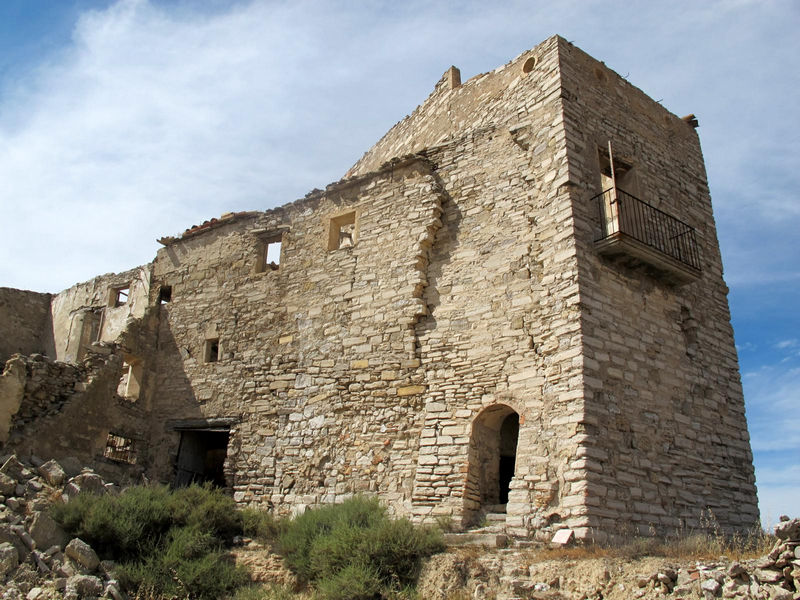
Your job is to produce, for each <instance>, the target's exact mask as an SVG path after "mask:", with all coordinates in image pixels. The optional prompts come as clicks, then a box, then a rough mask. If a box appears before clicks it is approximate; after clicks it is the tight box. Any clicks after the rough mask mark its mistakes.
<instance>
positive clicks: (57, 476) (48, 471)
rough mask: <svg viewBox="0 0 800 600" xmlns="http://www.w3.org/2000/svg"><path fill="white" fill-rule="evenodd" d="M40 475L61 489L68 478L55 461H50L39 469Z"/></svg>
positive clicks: (49, 483)
mask: <svg viewBox="0 0 800 600" xmlns="http://www.w3.org/2000/svg"><path fill="white" fill-rule="evenodd" d="M39 475H41V476H42V478H43V479H44V480H45V481H46V482H47V483H48V485H51V486H53V487H61V486H62V485H63V484H64V481H65V480H66V478H67V474H66V472H65V471H64V469H63V468H62V467H61V465H60V464H58V463H57V462H56V461H55V460H48V461H47V462H46V463H44V464H43V465H42V466H40V467H39Z"/></svg>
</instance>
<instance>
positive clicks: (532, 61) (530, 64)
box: [522, 56, 539, 73]
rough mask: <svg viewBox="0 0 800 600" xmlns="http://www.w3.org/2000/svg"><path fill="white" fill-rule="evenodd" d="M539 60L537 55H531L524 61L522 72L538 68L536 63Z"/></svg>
mask: <svg viewBox="0 0 800 600" xmlns="http://www.w3.org/2000/svg"><path fill="white" fill-rule="evenodd" d="M538 62H539V60H538V59H537V58H536V57H535V56H531V57H529V58H528V59H527V60H526V61H525V62H524V63H522V72H523V73H530V72H531V71H533V70H534V69H535V68H536V64H537V63H538Z"/></svg>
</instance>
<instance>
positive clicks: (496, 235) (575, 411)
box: [0, 36, 758, 540]
mask: <svg viewBox="0 0 800 600" xmlns="http://www.w3.org/2000/svg"><path fill="white" fill-rule="evenodd" d="M696 125H697V123H696V121H695V120H694V119H693V118H685V119H680V118H678V117H676V116H674V115H672V114H671V113H669V112H668V111H667V110H665V109H664V108H663V107H662V106H661V105H660V104H658V103H656V102H654V101H653V100H651V99H650V98H648V97H647V96H645V95H644V94H643V93H642V92H641V91H640V90H638V89H637V88H635V87H633V86H632V85H631V84H630V83H628V82H627V81H626V80H624V79H622V78H621V77H619V76H618V75H617V74H616V73H614V72H613V71H611V70H609V69H608V68H607V67H605V66H604V65H603V64H602V63H599V62H598V61H596V60H594V59H592V58H591V57H589V56H588V55H586V54H585V53H583V52H582V51H581V50H579V49H578V48H575V47H574V46H572V45H571V44H570V43H568V42H567V41H565V40H564V39H562V38H560V37H557V36H556V37H552V38H550V39H548V40H546V41H544V42H543V43H541V44H540V45H539V46H537V47H536V48H534V49H533V50H531V51H529V52H525V53H523V54H522V55H520V56H519V57H517V58H515V59H514V60H512V61H511V62H509V63H507V64H506V65H504V66H502V67H499V68H498V69H496V70H494V71H492V72H490V73H485V74H482V75H478V76H475V77H473V78H472V79H470V80H468V81H466V82H465V83H463V84H462V83H461V80H460V75H459V73H458V70H457V69H455V68H454V67H451V68H450V69H449V70H448V71H447V72H446V73H445V74H444V76H443V77H442V79H441V80H440V81H439V83H438V84H437V85H436V88H435V90H434V92H433V93H432V94H431V95H430V97H428V98H427V99H426V100H425V102H423V104H421V105H420V106H419V107H418V108H417V109H416V110H415V111H414V112H413V113H412V114H411V115H410V116H408V117H406V118H405V119H404V120H402V121H401V122H399V123H398V124H397V125H395V126H394V127H393V128H392V129H391V130H390V131H389V132H388V133H387V134H386V135H385V136H384V137H383V138H382V139H381V140H380V141H379V142H378V143H377V144H376V145H375V146H374V147H373V148H371V149H370V150H369V151H368V152H367V153H366V154H365V155H364V156H363V157H362V158H361V160H359V161H358V162H357V163H356V165H354V166H353V167H352V169H351V170H350V171H349V172H348V173H347V176H346V178H345V179H343V180H341V181H339V182H337V183H334V184H331V185H329V186H328V187H327V188H326V189H325V190H324V191H319V190H315V191H314V192H312V193H310V194H309V195H308V196H306V197H305V198H304V199H301V200H298V201H296V202H294V203H292V204H287V205H285V206H282V207H280V208H276V209H272V210H268V211H265V212H248V213H231V214H227V215H224V216H223V217H222V218H220V219H214V220H212V221H209V222H206V223H204V224H203V225H200V226H196V227H192V228H190V229H188V230H186V232H184V233H183V234H182V235H181V236H178V237H169V238H162V240H160V241H161V243H162V244H163V246H164V247H163V248H162V249H161V250H159V252H158V255H157V256H156V258H155V260H154V262H153V263H151V264H149V265H146V266H144V267H140V268H139V269H138V270H135V271H132V272H129V273H128V274H123V275H124V276H112V277H111V278H110V279H109V278H108V277H105V278H98V279H97V280H94V281H93V282H90V283H88V284H81V286H83V287H81V286H76V288H72V289H71V290H67V291H66V292H63V293H62V294H60V295H58V296H56V297H55V298H53V299H52V303H53V306H58V307H59V310H58V311H55V310H54V311H53V313H52V314H53V318H52V323H51V324H50V327H51V328H52V330H53V331H55V332H56V333H55V338H56V339H55V342H54V347H55V348H61V347H71V348H72V352H73V353H75V352H78V353H80V352H81V351H82V350H81V349H82V348H84V347H86V348H88V350H87V351H92V348H89V347H88V346H86V339H84V338H85V337H86V336H85V335H84V337H83V338H76V339H75V340H73V341H72V344H71V346H70V344H69V343H66V342H63V343H62V342H59V341H58V338H59V337H64V336H68V335H72V336H76V335H78V334H77V333H69V334H67V333H65V332H67V331H69V332H73V331H75V332H78V331H80V332H83V333H86V332H85V331H83V329H85V327H83V329H82V328H81V327H72V328H70V327H67V326H66V325H65V322H66V320H69V319H74V318H75V317H74V315H73V313H70V312H69V311H67V310H66V309H65V307H68V306H71V305H73V304H74V305H75V306H82V307H86V306H92V303H93V302H94V303H95V304H97V311H96V312H98V311H99V312H101V313H104V314H105V313H107V314H108V315H109V316H114V315H116V314H117V313H119V312H120V311H121V310H123V311H124V310H125V309H124V307H125V306H129V305H135V306H136V307H138V308H137V311H138V312H135V314H134V313H133V312H130V313H125V314H127V317H128V318H127V320H125V318H122V317H119V316H114V318H113V319H111V318H106V317H103V318H102V319H100V318H97V319H95V320H94V321H93V320H92V318H90V317H89V316H87V315H86V314H83V316H82V317H81V318H82V319H83V321H81V322H82V323H83V322H92V323H94V326H95V327H96V328H99V329H98V330H97V331H95V330H91V331H90V332H89V334H87V335H89V337H92V338H96V339H101V340H109V341H116V346H114V347H113V348H112V349H111V352H112V354H119V355H120V357H121V358H120V360H117V361H113V360H109V361H107V366H106V367H103V368H106V369H108V370H112V371H113V370H115V369H116V370H115V371H114V373H117V374H122V376H123V379H124V383H125V390H128V391H129V389H130V388H131V386H132V389H133V390H134V392H133V393H128V391H123V390H122V387H119V386H118V387H116V388H115V389H111V387H113V386H112V385H111V383H109V384H108V386H107V387H108V389H107V390H106V391H105V392H103V391H102V390H99V391H97V390H95V392H93V393H96V395H97V398H98V400H97V403H98V406H99V405H100V404H101V403H102V397H103V393H108V394H111V395H114V396H115V398H116V401H117V402H118V403H119V404H120V405H121V406H122V407H123V408H124V407H125V406H126V404H125V403H126V402H127V403H128V406H129V409H125V410H123V409H122V408H119V407H118V408H116V409H115V410H114V411H109V410H106V411H105V412H104V410H105V409H102V408H98V415H99V416H98V417H97V418H98V419H99V420H100V422H101V423H102V426H101V427H99V433H97V434H96V435H91V436H84V438H82V439H83V441H82V442H81V444H82V445H80V449H81V450H80V451H81V452H83V457H84V458H85V459H91V458H92V457H97V456H99V455H101V456H104V457H105V459H106V460H107V461H108V460H110V461H111V462H114V461H116V462H117V463H123V462H125V461H124V460H121V459H120V457H119V456H118V455H116V454H114V452H109V451H108V445H109V444H111V443H112V442H110V441H109V440H112V438H111V437H110V436H115V437H114V438H113V440H112V441H113V444H116V445H117V446H119V445H120V444H123V445H124V444H127V446H125V448H127V449H128V450H130V451H131V452H133V451H134V449H135V454H136V461H135V462H136V468H138V469H141V470H144V471H146V472H148V473H149V474H150V475H151V476H153V477H156V478H159V479H162V480H166V481H173V482H175V483H177V484H182V483H186V482H188V481H191V480H196V479H210V480H212V481H216V482H217V483H219V484H220V485H226V486H228V487H229V488H230V489H231V490H232V491H233V493H234V496H235V498H236V499H237V501H240V502H242V503H252V504H262V505H271V506H273V507H274V508H275V509H276V510H278V511H289V510H298V509H300V508H302V507H305V506H310V505H316V504H319V503H327V502H335V501H338V500H341V499H342V498H344V497H346V496H348V495H351V494H353V493H359V492H363V493H373V494H377V495H379V496H380V497H382V498H383V499H384V500H385V501H386V502H387V503H388V504H389V506H390V507H391V508H392V510H393V511H394V512H396V513H398V514H405V515H409V516H412V517H413V518H415V519H418V520H429V519H432V518H434V517H436V516H438V515H449V516H452V517H454V518H455V520H456V521H457V522H460V523H462V524H464V525H469V524H470V523H471V522H474V521H477V520H479V519H480V517H481V515H482V514H483V513H484V512H486V511H489V510H505V511H506V514H507V516H506V523H507V526H508V528H509V530H510V531H511V532H512V533H514V534H517V535H522V536H531V535H537V534H538V535H543V536H544V535H550V534H551V533H552V532H553V531H554V530H557V529H561V528H570V529H572V530H573V531H574V532H575V534H576V536H577V537H578V538H581V539H595V540H605V539H608V538H609V536H618V535H626V534H631V533H638V534H650V533H653V532H659V533H666V532H669V531H674V530H677V529H681V528H696V527H699V526H700V525H701V517H703V516H705V517H707V518H711V515H713V519H716V521H717V522H718V523H719V525H720V526H721V527H722V528H723V529H725V530H740V529H744V528H748V527H751V526H752V525H753V524H755V523H756V521H757V519H758V509H757V502H756V491H755V486H754V476H753V467H752V456H751V452H750V445H749V438H748V434H747V425H746V421H745V416H744V400H743V397H742V390H741V384H740V379H739V372H738V363H737V357H736V351H735V347H734V342H733V333H732V330H731V326H730V315H729V312H728V303H727V296H726V295H727V288H726V286H725V283H724V281H723V279H722V263H721V259H720V254H719V245H718V242H717V237H716V230H715V225H714V218H713V214H712V209H711V200H710V197H709V191H708V184H707V181H706V174H705V169H704V165H703V158H702V154H701V151H700V145H699V141H698V137H697V134H696V131H695V127H696ZM131 274H133V275H131ZM129 275H130V276H129ZM123 280H124V281H123ZM131 280H133V282H132V283H131ZM126 286H128V287H126ZM106 289H107V290H108V291H106ZM122 289H124V290H125V293H126V296H125V298H124V302H122V305H120V304H119V303H120V296H119V291H120V290H122ZM88 290H92V291H91V293H90V292H89V291H88ZM97 290H101V291H99V292H98V291H97ZM128 294H130V300H129V299H128ZM92 298H94V300H93V299H92ZM40 300H41V299H40ZM40 304H41V302H40ZM114 311H117V312H116V313H115V312H114ZM84 313H85V310H84ZM92 314H94V313H92ZM120 314H121V313H120ZM123 316H124V315H123ZM40 318H41V315H39V316H37V319H40ZM98 319H99V320H98ZM17 320H19V319H17ZM37 322H38V321H37ZM112 327H115V329H113V331H112V330H111V329H109V328H112ZM104 328H105V329H104ZM37 331H38V330H37ZM58 332H62V333H58ZM34 337H35V336H34ZM51 337H52V336H51ZM91 346H92V347H94V350H97V348H96V346H97V344H93V345H91ZM56 356H57V358H59V359H64V358H69V357H67V356H66V354H65V353H64V352H62V353H60V354H59V353H58V352H56ZM0 358H2V357H0ZM15 360H22V359H20V358H18V359H15ZM98 368H100V367H98ZM120 369H121V371H120ZM125 377H127V379H125ZM95 379H97V378H95ZM109 381H111V382H112V383H114V384H115V383H116V379H115V378H114V377H111V378H110V379H109ZM23 387H24V386H23ZM104 389H105V388H104ZM126 394H127V396H126ZM133 396H135V398H134V397H133ZM24 402H25V399H24V398H23V399H22V403H23V404H24ZM131 403H133V404H135V410H133V409H132V408H130V405H131ZM68 406H69V402H67V407H68ZM121 410H123V413H124V418H123V416H120V415H121V414H123V413H121V412H120V411H121ZM125 411H127V412H125ZM103 419H106V421H103ZM12 420H13V418H12ZM55 422H56V420H52V421H47V422H41V423H39V422H37V421H36V420H31V419H29V420H27V421H26V422H25V423H23V424H19V423H17V424H16V425H15V424H14V423H13V422H12V423H11V431H12V434H13V433H14V432H16V437H15V435H11V439H10V441H9V442H8V443H9V445H10V446H12V447H16V448H25V449H31V450H35V449H36V448H35V447H34V446H35V444H33V442H31V441H30V440H34V439H42V437H45V438H46V437H47V432H48V431H49V430H48V429H47V428H48V427H55V425H48V424H47V423H55ZM15 427H16V429H15ZM106 436H109V437H106ZM120 440H122V441H120ZM51 453H55V454H57V453H58V449H57V448H51ZM115 457H116V458H115ZM125 457H127V458H128V459H129V458H130V455H129V454H125ZM130 462H131V461H130V460H128V463H130ZM498 505H500V506H501V507H503V508H498Z"/></svg>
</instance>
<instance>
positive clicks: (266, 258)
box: [255, 234, 283, 273]
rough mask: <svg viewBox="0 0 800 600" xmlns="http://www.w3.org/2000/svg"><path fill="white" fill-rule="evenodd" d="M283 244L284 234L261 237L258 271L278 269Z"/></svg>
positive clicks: (257, 261) (256, 270)
mask: <svg viewBox="0 0 800 600" xmlns="http://www.w3.org/2000/svg"><path fill="white" fill-rule="evenodd" d="M282 245H283V235H282V234H277V235H272V236H269V237H262V238H261V240H260V242H259V244H258V258H257V260H256V267H255V272H256V273H264V272H266V271H277V270H278V268H279V267H280V264H281V249H282Z"/></svg>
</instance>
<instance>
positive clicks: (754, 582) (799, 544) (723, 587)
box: [634, 517, 800, 600]
mask: <svg viewBox="0 0 800 600" xmlns="http://www.w3.org/2000/svg"><path fill="white" fill-rule="evenodd" d="M781 519H782V520H781V522H780V523H779V524H778V525H777V526H776V527H775V536H776V537H777V538H778V539H777V541H776V542H775V545H774V546H773V548H772V550H771V551H770V552H769V554H767V555H766V556H763V557H761V558H759V559H757V560H751V561H745V562H737V561H734V562H731V563H727V564H725V563H712V564H707V563H706V564H697V565H696V566H695V567H694V568H681V569H678V570H677V571H675V570H665V571H664V572H663V573H662V572H659V573H655V574H653V575H651V576H650V577H649V578H643V579H640V581H639V582H638V586H639V587H640V588H642V590H640V591H639V592H638V594H634V596H635V597H638V598H641V597H643V596H644V595H645V594H644V589H646V588H648V587H651V588H652V587H656V588H658V589H660V590H661V591H662V592H663V593H664V594H671V595H672V596H673V597H676V598H703V599H704V600H711V599H712V598H741V599H745V600H750V599H753V600H800V519H791V520H790V519H789V518H788V517H781Z"/></svg>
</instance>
